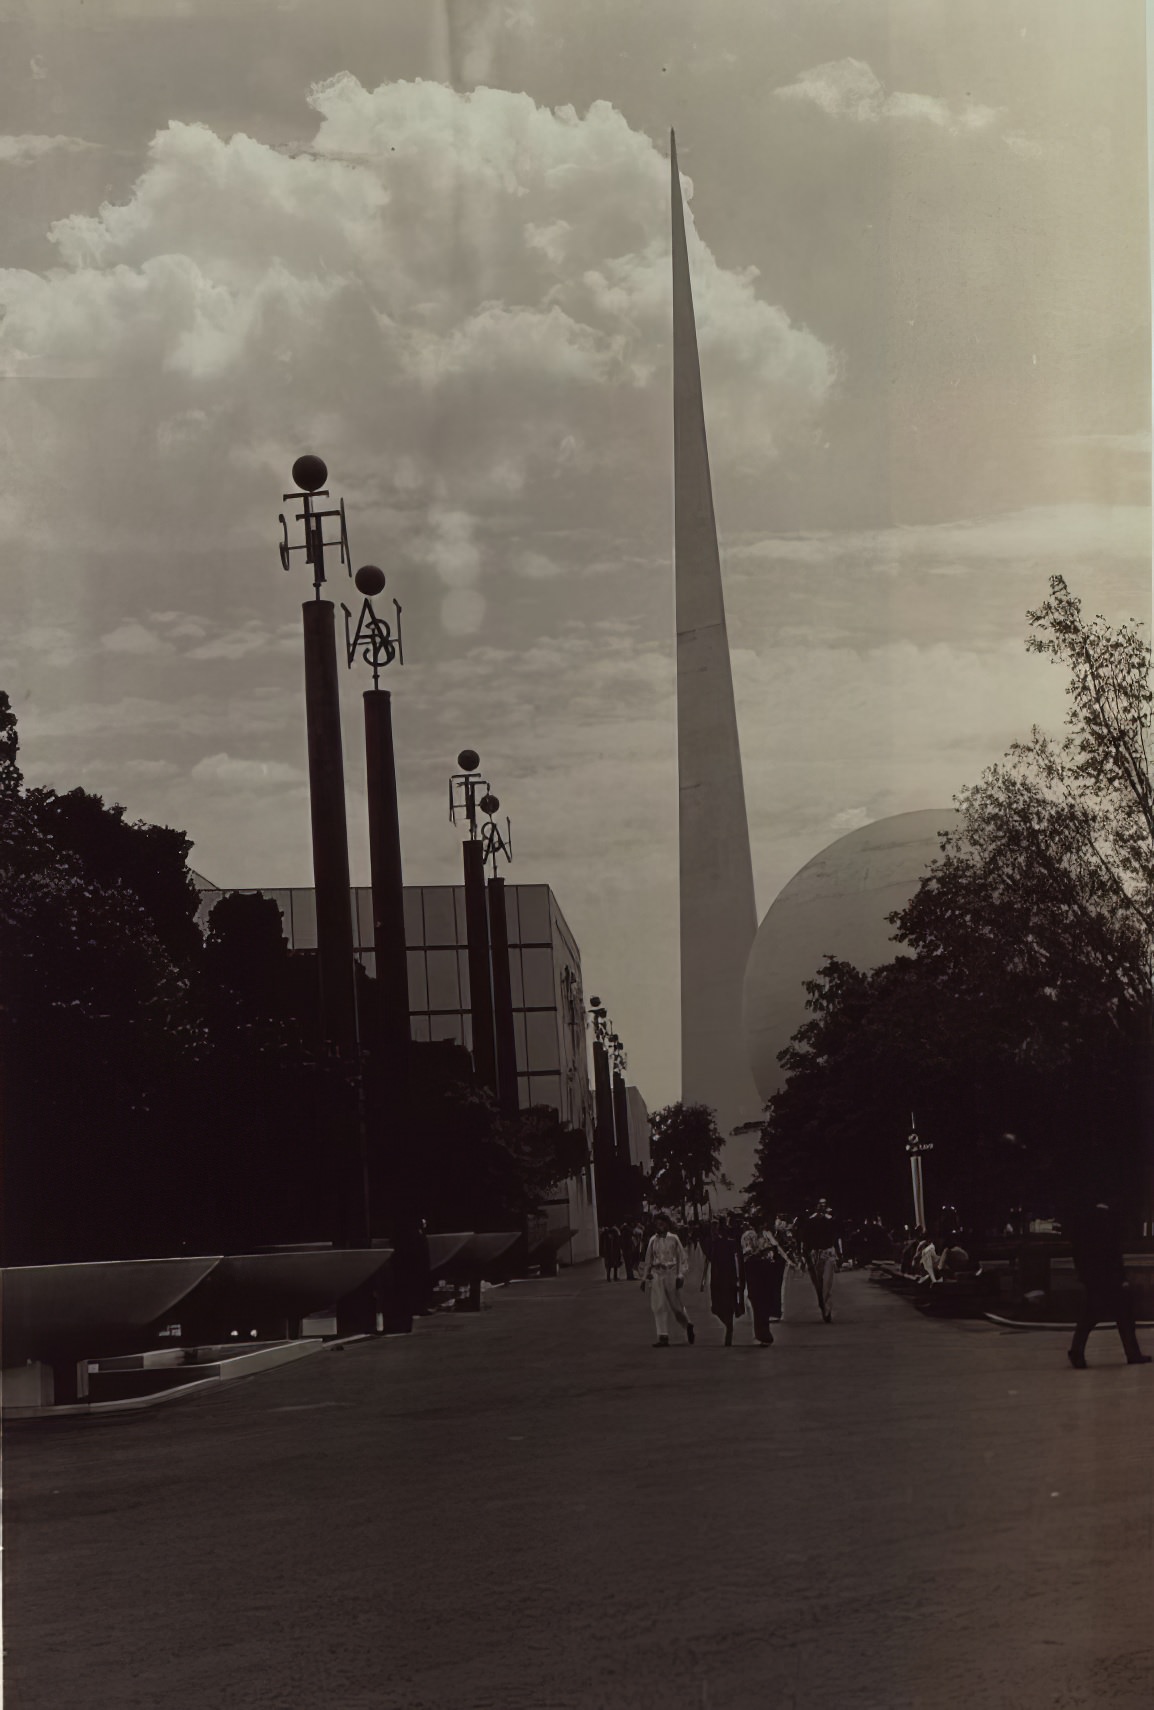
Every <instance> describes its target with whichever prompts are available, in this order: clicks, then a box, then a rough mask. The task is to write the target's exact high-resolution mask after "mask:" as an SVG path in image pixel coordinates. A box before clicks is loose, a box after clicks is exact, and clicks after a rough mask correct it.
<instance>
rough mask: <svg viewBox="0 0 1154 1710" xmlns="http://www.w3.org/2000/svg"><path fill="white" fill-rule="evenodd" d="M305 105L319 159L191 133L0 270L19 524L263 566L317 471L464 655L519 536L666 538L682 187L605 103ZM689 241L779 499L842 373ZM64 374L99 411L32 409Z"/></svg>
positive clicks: (721, 433) (710, 370) (726, 382)
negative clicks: (293, 501) (503, 558)
mask: <svg viewBox="0 0 1154 1710" xmlns="http://www.w3.org/2000/svg"><path fill="white" fill-rule="evenodd" d="M502 27H503V26H502ZM311 101H312V105H313V107H314V109H315V110H316V114H317V131H316V135H315V137H314V138H313V139H312V146H311V149H310V152H309V153H308V155H306V156H301V157H299V158H290V157H287V156H286V155H284V154H282V153H280V152H279V151H278V150H277V149H275V148H271V147H266V146H265V145H264V144H262V143H260V142H258V141H256V140H254V139H253V138H251V137H248V136H244V135H235V136H233V137H231V138H228V139H225V138H222V137H220V136H217V135H216V134H215V133H214V132H213V131H212V130H210V129H209V128H208V127H207V126H204V125H199V124H186V123H172V124H170V125H169V126H167V127H166V128H165V129H164V130H162V131H160V132H159V133H158V134H157V135H156V136H155V137H154V138H153V140H152V143H151V145H150V147H149V151H148V157H147V162H146V165H145V168H144V171H143V172H142V174H141V176H140V177H139V179H138V180H137V182H136V184H135V186H134V187H133V190H132V193H131V195H130V196H129V198H128V199H127V201H125V202H124V203H122V204H120V205H115V206H114V205H110V204H105V205H104V206H103V207H101V208H100V209H99V210H98V211H97V212H96V213H87V212H85V213H77V214H74V215H72V216H70V217H68V218H65V219H62V220H59V221H57V222H56V224H55V225H54V226H53V227H52V228H51V234H50V235H51V238H52V241H53V243H54V245H55V248H56V252H57V257H58V262H59V265H58V266H56V267H55V268H52V269H51V270H48V271H46V272H44V273H35V272H31V271H27V270H18V269H10V270H8V271H5V272H0V309H2V311H3V320H2V322H0V368H2V369H3V371H4V372H5V373H7V374H9V375H12V376H15V377H16V378H17V380H21V381H26V382H27V383H26V384H10V385H9V388H8V390H7V392H6V405H7V411H6V416H5V420H4V423H3V424H2V425H0V448H2V449H3V453H4V455H5V458H6V460H7V465H6V466H7V467H9V468H10V470H11V477H12V478H11V482H10V488H11V491H12V492H13V493H14V494H16V495H17V497H16V498H15V499H14V500H13V502H12V504H11V505H10V506H8V507H6V509H5V515H4V518H3V519H2V523H0V526H2V527H3V530H4V532H5V533H6V535H7V537H8V538H10V539H14V540H18V541H20V542H21V543H22V544H23V545H25V546H27V545H29V544H32V545H36V546H40V547H43V548H44V549H46V550H50V551H52V552H59V551H69V550H71V551H77V550H83V549H84V547H85V543H86V540H87V536H88V531H89V527H90V522H89V519H90V517H91V514H92V512H93V509H94V507H95V506H96V505H98V504H99V503H101V502H102V497H101V496H102V495H103V494H105V493H107V492H108V491H131V492H132V493H133V494H134V495H135V496H136V497H135V500H134V503H133V504H132V505H126V506H123V507H121V508H120V509H119V511H118V512H117V514H116V516H115V517H113V518H110V519H109V522H108V527H107V530H106V534H105V545H106V546H115V547H116V548H117V549H123V551H124V552H125V553H128V552H133V551H135V552H138V553H140V554H145V553H153V552H156V551H159V550H163V549H164V548H166V547H167V545H168V543H169V542H170V541H171V540H172V539H173V538H192V537H194V536H199V535H202V534H203V532H204V529H205V526H206V513H205V509H204V505H205V495H206V494H211V495H212V513H211V514H212V530H213V538H214V542H215V544H216V546H217V548H218V549H226V550H227V549H228V548H230V547H231V548H236V549H239V548H240V547H241V546H242V545H243V546H246V547H249V548H251V547H252V545H253V544H254V543H255V542H257V541H260V542H262V543H263V542H264V541H265V540H266V539H268V537H269V534H270V525H271V526H273V527H275V516H276V511H277V509H278V508H279V504H280V495H281V493H282V492H283V491H284V490H285V484H286V481H287V475H288V470H289V467H290V466H291V463H292V461H293V459H294V457H295V456H296V455H298V454H299V452H300V451H301V450H303V449H306V448H309V447H312V446H315V447H316V448H317V449H318V450H320V451H321V452H322V453H323V455H324V456H325V457H326V460H327V461H328V463H329V467H330V470H331V471H332V481H333V484H334V490H335V491H337V492H343V493H344V494H345V496H346V498H347V500H348V503H349V507H350V515H351V517H352V518H353V522H354V528H355V529H356V530H357V531H359V532H358V535H357V538H358V541H362V540H364V539H365V538H366V530H368V529H370V528H371V529H372V530H374V531H375V534H374V536H373V538H372V544H371V545H370V546H369V549H368V552H367V553H365V554H364V555H365V556H371V557H374V558H378V557H379V558H381V559H386V558H389V559H390V562H391V563H392V564H393V565H395V566H396V568H397V569H398V570H400V571H402V572H403V571H405V570H410V571H412V570H414V569H418V570H419V569H421V568H425V569H429V570H432V572H433V573H434V575H435V576H436V577H437V578H438V580H439V581H440V582H441V583H442V584H443V586H444V587H445V588H446V589H447V590H449V591H450V592H452V591H454V590H455V591H458V592H459V591H461V590H462V589H463V588H468V590H469V591H470V592H471V594H472V595H473V596H474V597H473V598H472V599H471V600H470V601H468V602H462V601H460V600H446V602H445V605H444V614H443V615H444V617H445V619H446V621H448V622H451V623H452V624H453V625H454V633H462V630H461V627H460V626H461V625H462V623H464V622H468V623H472V622H474V621H475V619H476V613H477V610H478V606H477V600H478V599H479V598H480V597H481V582H482V581H483V579H484V576H485V575H486V573H487V571H488V568H489V564H490V562H491V561H492V562H497V560H496V555H495V554H492V553H491V551H490V547H491V542H492V540H493V539H494V538H495V537H496V536H498V535H499V536H500V537H501V538H509V537H510V535H514V536H515V535H523V534H524V532H525V527H524V524H525V519H526V518H527V517H533V516H534V515H536V516H540V515H542V514H545V513H546V512H547V513H548V514H549V515H550V517H551V519H552V521H553V524H554V526H556V527H559V528H560V527H565V526H575V525H576V524H578V523H579V522H584V521H585V519H586V518H587V517H588V516H589V515H590V514H591V513H593V512H594V511H595V510H596V513H597V515H598V522H599V523H600V522H601V521H602V520H604V521H605V524H606V527H609V528H612V529H613V532H614V533H615V534H616V535H618V536H620V535H621V534H622V533H623V532H624V531H625V529H626V527H628V528H629V529H635V528H636V526H637V518H638V516H639V515H640V516H642V517H649V516H652V517H653V518H654V519H655V521H656V526H658V527H661V526H663V523H664V517H665V514H666V505H667V499H666V496H665V491H664V489H665V485H666V483H667V469H666V463H667V458H666V443H667V410H668V385H669V360H670V351H669V345H670V285H669V271H670V270H669V249H668V245H669V238H668V230H669V185H668V163H667V161H666V159H665V158H664V156H663V155H662V153H661V152H660V150H659V149H658V148H657V147H656V146H655V145H654V143H653V142H652V141H651V140H650V139H649V137H647V136H645V135H644V134H642V133H641V132H639V131H636V130H634V129H632V128H631V127H630V125H629V124H628V122H627V121H626V120H625V118H624V117H623V116H622V115H621V114H620V113H619V112H617V111H616V110H615V109H614V108H613V107H612V106H610V105H609V104H608V103H606V102H596V103H594V105H593V106H592V107H590V108H589V110H588V112H586V113H584V114H581V115H579V114H578V113H577V112H576V111H575V110H574V109H572V108H570V107H561V108H558V109H556V110H551V109H549V108H547V107H541V106H538V105H537V104H536V103H535V102H534V101H533V100H532V99H531V98H530V97H529V96H528V95H523V94H514V93H510V92H508V91H505V90H498V89H489V88H483V87H482V88H478V89H475V90H473V91H472V92H471V93H469V94H460V93H456V92H454V91H453V90H452V89H451V88H448V87H446V86H444V85H442V84H437V83H429V82H395V83H386V84H384V85H382V86H381V87H380V88H378V89H374V90H369V89H365V88H363V87H362V86H361V84H360V83H358V82H357V80H356V79H355V78H353V77H351V76H349V75H347V74H345V75H341V76H339V77H335V78H333V79H331V80H330V81H329V82H327V83H324V84H322V85H320V86H319V87H318V88H316V89H315V90H314V91H313V93H312V95H311ZM689 188H690V187H689V186H688V185H687V190H688V189H689ZM688 238H689V243H690V245H691V251H692V254H691V262H692V267H693V273H694V289H695V293H696V300H697V308H698V318H699V325H700V338H701V349H702V363H703V369H704V374H705V380H706V385H707V387H708V389H709V394H710V409H711V428H712V430H713V432H712V443H711V449H712V452H713V457H714V462H715V465H716V466H717V468H718V470H719V472H720V471H722V470H725V469H726V468H729V469H730V470H732V469H735V468H738V467H745V468H748V469H749V470H751V471H752V472H753V473H754V474H755V475H757V476H760V475H761V474H762V473H763V472H764V468H765V464H766V462H767V461H768V460H770V459H772V458H774V457H775V456H776V455H777V454H778V452H779V450H780V448H781V447H782V445H783V444H784V443H786V442H787V441H788V440H789V439H790V437H791V436H793V435H795V434H797V433H799V432H800V431H802V430H803V429H804V428H805V425H806V424H807V423H808V422H809V421H810V420H811V419H812V417H813V415H814V413H815V412H816V411H818V410H820V408H821V406H822V404H823V402H824V400H825V399H826V398H827V397H828V396H829V394H830V391H831V389H832V387H833V386H834V384H835V379H836V370H837V363H836V359H835V356H834V354H833V353H832V352H831V351H830V350H829V349H827V347H826V346H825V345H824V344H823V343H822V341H821V340H820V338H818V337H817V336H816V335H815V334H813V333H811V332H809V331H807V330H806V329H804V328H802V327H799V326H796V325H794V324H793V323H792V322H791V320H790V318H789V316H788V314H787V313H786V311H785V310H784V309H783V308H782V307H780V306H778V305H775V304H773V303H771V302H769V301H767V300H766V298H765V297H764V295H762V294H760V292H759V288H758V283H757V279H756V276H755V274H754V273H753V272H752V271H751V270H748V269H746V270H742V269H740V268H738V269H732V268H723V267H721V266H719V264H718V262H717V261H716V259H715V258H714V256H713V255H712V253H711V251H710V250H709V249H708V247H707V246H706V245H705V244H704V243H703V242H702V240H701V239H700V237H699V236H698V234H697V232H696V230H695V228H694V225H693V220H692V213H691V212H690V218H689V221H688ZM60 375H70V376H73V377H76V378H82V379H84V380H85V381H86V382H88V383H87V384H85V385H77V386H72V387H69V388H63V389H61V388H57V387H55V386H51V387H49V386H36V385H33V384H32V382H33V381H34V380H36V379H38V378H40V377H48V376H51V377H57V376H60ZM607 477H612V479H607ZM614 507H616V512H617V515H616V517H613V516H611V515H609V514H608V513H609V512H611V511H612V510H613V509H614ZM459 519H468V521H460V520H459ZM602 550H603V549H602ZM217 562H219V551H218V554H217V558H216V560H215V561H214V560H213V559H211V558H210V560H209V561H208V563H207V565H206V574H207V576H208V577H209V578H210V581H213V580H214V579H215V578H217V577H219V576H220V575H221V574H222V572H221V571H220V570H218V569H217V568H216V563H217ZM298 580H299V578H298Z"/></svg>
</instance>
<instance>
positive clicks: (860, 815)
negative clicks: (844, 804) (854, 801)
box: [829, 807, 872, 831]
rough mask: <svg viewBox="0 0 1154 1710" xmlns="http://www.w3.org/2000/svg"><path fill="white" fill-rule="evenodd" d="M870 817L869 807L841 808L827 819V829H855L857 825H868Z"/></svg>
mask: <svg viewBox="0 0 1154 1710" xmlns="http://www.w3.org/2000/svg"><path fill="white" fill-rule="evenodd" d="M871 818H872V815H871V814H870V810H869V808H866V807H851V808H842V810H841V812H840V813H835V814H834V816H833V818H832V819H831V820H830V821H829V829H830V830H831V831H856V830H857V829H858V827H859V826H861V825H868V824H869V822H870V819H871Z"/></svg>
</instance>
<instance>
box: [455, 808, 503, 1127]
mask: <svg viewBox="0 0 1154 1710" xmlns="http://www.w3.org/2000/svg"><path fill="white" fill-rule="evenodd" d="M461 849H462V853H463V857H464V865H465V931H466V933H467V934H468V939H469V993H470V1007H471V1009H472V1012H473V1067H474V1069H475V1070H476V1073H477V1079H478V1080H479V1081H480V1083H481V1085H482V1086H485V1087H488V1088H489V1090H490V1092H493V1093H495V1092H496V1091H497V1044H496V1039H495V1037H494V1032H493V988H492V984H491V975H490V966H491V955H490V950H489V910H488V907H487V906H486V898H485V855H484V851H483V849H482V848H481V845H480V843H479V842H478V841H477V839H476V838H475V837H470V838H468V839H467V840H466V841H465V842H464V843H463V844H462V845H461Z"/></svg>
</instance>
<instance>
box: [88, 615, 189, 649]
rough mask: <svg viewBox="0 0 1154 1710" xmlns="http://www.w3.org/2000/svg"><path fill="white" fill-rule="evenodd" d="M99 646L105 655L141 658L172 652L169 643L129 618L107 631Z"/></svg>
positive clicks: (153, 631)
mask: <svg viewBox="0 0 1154 1710" xmlns="http://www.w3.org/2000/svg"><path fill="white" fill-rule="evenodd" d="M100 645H101V647H103V648H104V650H105V652H106V653H134V654H136V655H137V656H139V657H141V658H143V657H145V656H147V655H149V654H160V653H171V652H172V643H171V642H170V641H165V640H164V638H163V637H162V636H159V635H157V633H156V631H155V630H151V629H147V628H146V627H145V625H144V624H142V623H138V622H137V620H136V619H135V618H129V619H128V620H127V621H126V622H125V623H122V624H118V625H117V627H116V628H115V629H112V630H109V631H108V633H107V635H102V636H101V637H100Z"/></svg>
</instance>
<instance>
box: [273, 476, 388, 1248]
mask: <svg viewBox="0 0 1154 1710" xmlns="http://www.w3.org/2000/svg"><path fill="white" fill-rule="evenodd" d="M327 479H328V470H327V469H326V467H325V465H324V463H323V462H322V461H321V459H320V458H319V457H311V456H310V457H300V458H298V459H297V461H296V463H294V464H293V480H294V481H296V483H297V485H298V487H299V488H300V491H299V492H297V493H286V494H285V498H286V499H289V498H295V499H299V500H300V501H301V505H302V509H301V511H300V512H299V513H298V516H299V520H300V521H302V522H303V523H304V535H305V538H304V543H303V546H290V545H289V541H288V525H287V524H286V522H285V520H284V518H283V516H282V518H281V529H282V536H283V539H282V544H281V563H282V565H283V566H284V568H285V569H286V570H287V569H289V567H290V565H291V554H292V553H293V552H299V551H303V552H304V554H305V559H306V562H307V563H308V564H310V565H311V566H312V571H313V586H314V588H315V591H316V598H315V599H313V600H309V601H308V602H307V603H306V604H305V606H304V608H303V614H304V655H305V721H306V726H307V733H308V759H309V801H310V807H311V813H312V845H313V884H314V886H315V890H316V905H317V965H318V973H319V980H320V1014H321V1037H322V1041H323V1049H324V1052H325V1066H326V1069H327V1071H328V1072H327V1074H325V1076H324V1077H323V1081H324V1085H323V1094H322V1101H321V1102H322V1111H323V1118H322V1120H323V1124H324V1140H325V1144H326V1149H327V1150H328V1152H329V1154H330V1157H331V1162H332V1166H333V1171H334V1175H335V1178H336V1186H337V1191H336V1200H337V1205H336V1217H335V1225H336V1226H335V1229H334V1241H335V1242H336V1244H337V1245H340V1246H350V1247H356V1246H364V1245H367V1244H368V1241H369V1239H370V1218H369V1198H368V1172H367V1157H366V1145H365V1123H364V1099H363V1087H362V1082H361V1067H360V1040H359V1037H358V1029H357V999H356V983H355V981H356V970H355V964H354V950H353V921H352V909H351V899H350V892H349V843H348V824H347V820H346V815H345V771H344V753H343V749H342V743H341V712H340V692H339V686H338V685H339V679H338V675H337V650H336V624H335V614H334V609H333V605H332V602H331V601H329V600H322V599H321V597H320V593H321V588H322V586H323V584H324V581H325V568H324V553H325V540H324V519H325V518H326V517H337V516H339V517H340V519H341V539H340V543H339V544H340V552H341V558H342V560H346V561H347V557H348V538H347V535H346V534H345V530H344V506H343V505H342V506H341V507H340V509H339V510H335V511H334V510H329V511H318V510H316V509H314V506H315V503H316V500H317V499H318V497H324V496H326V495H325V493H324V491H323V489H324V485H325V482H326V481H327Z"/></svg>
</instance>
